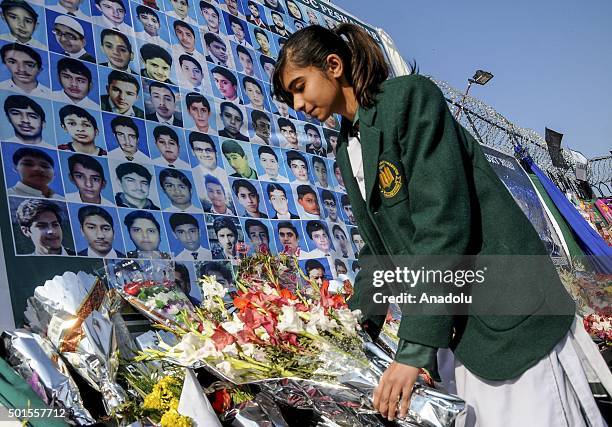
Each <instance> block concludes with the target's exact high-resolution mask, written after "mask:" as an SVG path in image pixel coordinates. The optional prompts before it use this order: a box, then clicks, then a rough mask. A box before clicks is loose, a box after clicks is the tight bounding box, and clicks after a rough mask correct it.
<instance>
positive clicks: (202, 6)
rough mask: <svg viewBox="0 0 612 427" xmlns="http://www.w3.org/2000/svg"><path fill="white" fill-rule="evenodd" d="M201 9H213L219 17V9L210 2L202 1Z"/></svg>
mask: <svg viewBox="0 0 612 427" xmlns="http://www.w3.org/2000/svg"><path fill="white" fill-rule="evenodd" d="M200 9H212V10H214V11H215V12H217V15H219V12H218V11H217V8H216V7H214V6H213V5H212V4H210V3H209V2H208V1H204V0H201V1H200Z"/></svg>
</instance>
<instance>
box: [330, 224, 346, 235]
mask: <svg viewBox="0 0 612 427" xmlns="http://www.w3.org/2000/svg"><path fill="white" fill-rule="evenodd" d="M336 230H340V232H341V233H342V234H344V237H346V233H345V232H344V230H343V229H342V227H340V226H339V225H338V224H334V226H333V227H332V234H334V233H335V231H336Z"/></svg>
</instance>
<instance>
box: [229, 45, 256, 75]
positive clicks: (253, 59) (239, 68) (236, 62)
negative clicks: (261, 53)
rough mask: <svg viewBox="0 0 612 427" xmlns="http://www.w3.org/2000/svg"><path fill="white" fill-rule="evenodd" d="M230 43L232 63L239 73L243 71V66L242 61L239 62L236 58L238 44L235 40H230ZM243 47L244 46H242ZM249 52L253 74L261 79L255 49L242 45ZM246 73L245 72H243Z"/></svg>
mask: <svg viewBox="0 0 612 427" xmlns="http://www.w3.org/2000/svg"><path fill="white" fill-rule="evenodd" d="M230 45H231V46H232V54H233V55H234V64H236V70H237V71H238V72H240V73H244V68H243V67H242V63H241V62H240V59H239V58H238V51H237V49H238V44H237V43H235V42H232V41H230ZM243 47H244V46H243ZM244 48H245V49H246V50H247V51H248V52H249V54H250V55H251V60H252V61H253V74H254V76H252V77H255V78H256V79H258V80H261V70H260V69H259V68H260V65H259V62H258V60H259V59H258V58H259V57H258V55H256V54H255V51H254V50H253V49H249V48H248V47H244ZM245 75H246V74H245Z"/></svg>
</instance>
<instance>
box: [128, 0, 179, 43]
mask: <svg viewBox="0 0 612 427" xmlns="http://www.w3.org/2000/svg"><path fill="white" fill-rule="evenodd" d="M136 17H137V18H138V21H139V22H140V25H142V30H141V31H136V32H135V36H136V37H137V38H139V39H142V40H147V41H149V42H150V43H153V44H155V45H157V46H161V47H162V48H164V49H169V48H170V42H169V41H168V40H166V39H164V35H166V31H167V30H166V17H165V16H164V15H163V14H162V15H161V17H160V14H159V13H158V12H156V11H155V10H153V9H151V8H150V7H147V6H143V5H138V6H136ZM162 19H163V20H162ZM162 28H163V29H162ZM160 31H161V33H160ZM166 37H167V35H166Z"/></svg>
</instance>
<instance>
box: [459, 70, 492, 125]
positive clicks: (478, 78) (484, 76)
mask: <svg viewBox="0 0 612 427" xmlns="http://www.w3.org/2000/svg"><path fill="white" fill-rule="evenodd" d="M492 78H493V74H491V73H489V72H488V71H484V70H477V71H476V72H475V73H474V77H472V78H471V79H468V87H467V89H466V90H465V93H464V94H463V98H461V103H460V104H459V105H458V106H457V111H456V112H455V118H456V119H457V120H459V117H461V112H462V111H463V101H465V98H466V97H467V96H468V93H469V92H470V88H471V87H472V84H473V83H476V84H478V85H481V86H484V85H486V84H487V83H489V80H491V79H492Z"/></svg>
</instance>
